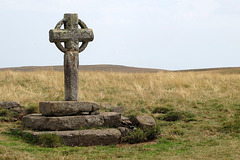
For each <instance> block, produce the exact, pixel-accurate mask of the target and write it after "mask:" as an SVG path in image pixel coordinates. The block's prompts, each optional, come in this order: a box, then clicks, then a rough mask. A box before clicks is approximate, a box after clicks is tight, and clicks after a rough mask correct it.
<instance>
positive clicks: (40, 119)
mask: <svg viewBox="0 0 240 160" xmlns="http://www.w3.org/2000/svg"><path fill="white" fill-rule="evenodd" d="M120 124H121V114H119V113H116V112H103V113H101V114H98V115H76V116H61V117H52V116H51V117H49V116H42V115H41V114H29V115H27V116H24V117H23V119H22V125H23V126H24V127H25V128H29V129H32V130H38V131H64V130H76V129H81V128H83V127H101V126H108V127H118V126H120Z"/></svg>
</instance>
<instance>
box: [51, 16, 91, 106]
mask: <svg viewBox="0 0 240 160" xmlns="http://www.w3.org/2000/svg"><path fill="white" fill-rule="evenodd" d="M62 25H64V29H61V26H62ZM78 25H80V27H81V29H80V28H79V27H78ZM93 39H94V35H93V31H92V30H91V29H88V27H87V26H86V24H85V23H84V22H83V21H81V20H80V19H78V14H64V18H63V19H62V20H61V21H59V22H58V23H57V25H56V26H55V29H51V30H50V31H49V40H50V42H53V43H55V45H56V46H57V48H58V49H59V50H60V51H62V52H63V53H64V82H65V100H66V101H77V100H78V79H79V78H78V68H79V53H80V52H82V51H83V50H84V49H85V48H86V47H87V44H88V42H90V41H93ZM61 42H64V47H63V45H62V44H61ZM79 42H82V44H81V46H80V47H79Z"/></svg>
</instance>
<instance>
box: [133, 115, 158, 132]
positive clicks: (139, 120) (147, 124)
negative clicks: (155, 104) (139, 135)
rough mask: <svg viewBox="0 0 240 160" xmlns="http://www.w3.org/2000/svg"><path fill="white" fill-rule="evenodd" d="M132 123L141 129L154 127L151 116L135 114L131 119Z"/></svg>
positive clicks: (154, 123)
mask: <svg viewBox="0 0 240 160" xmlns="http://www.w3.org/2000/svg"><path fill="white" fill-rule="evenodd" d="M132 123H133V124H134V125H137V126H139V127H141V128H142V129H147V128H152V127H156V122H155V120H154V118H153V117H152V116H136V117H134V118H133V119H132Z"/></svg>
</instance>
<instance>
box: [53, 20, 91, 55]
mask: <svg viewBox="0 0 240 160" xmlns="http://www.w3.org/2000/svg"><path fill="white" fill-rule="evenodd" d="M68 21H69V19H66V18H63V19H62V20H61V21H59V22H58V23H57V25H56V26H55V29H52V30H50V32H49V35H50V36H49V37H50V42H54V43H55V45H56V46H57V48H58V49H59V50H60V51H62V52H63V53H66V52H67V51H68V50H67V49H66V48H65V47H63V45H62V44H61V42H69V41H73V42H74V43H75V45H78V42H82V44H81V46H80V47H79V48H77V49H75V51H77V52H78V53H80V52H82V51H83V50H84V49H85V48H86V47H87V45H88V42H90V41H92V40H93V38H94V35H93V32H92V30H91V29H88V27H87V25H86V24H85V23H84V22H83V21H81V20H80V19H77V20H75V21H71V19H70V21H71V22H69V23H71V25H72V26H71V27H72V29H70V30H69V29H67V28H66V27H65V24H66V23H68ZM76 23H77V24H76ZM62 25H64V27H65V29H61V27H62ZM78 25H79V26H80V27H81V29H79V28H78ZM72 48H73V47H72Z"/></svg>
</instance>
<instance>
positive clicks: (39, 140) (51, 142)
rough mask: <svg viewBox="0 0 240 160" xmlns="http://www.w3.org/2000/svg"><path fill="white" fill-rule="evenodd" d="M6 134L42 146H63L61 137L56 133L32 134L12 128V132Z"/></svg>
mask: <svg viewBox="0 0 240 160" xmlns="http://www.w3.org/2000/svg"><path fill="white" fill-rule="evenodd" d="M5 134H9V135H14V136H16V137H18V138H21V139H23V140H24V141H26V142H27V143H30V144H36V145H39V146H41V147H50V148H56V147H61V146H63V143H62V139H61V137H60V136H58V135H56V134H42V135H32V134H31V133H29V132H23V131H22V130H20V129H12V130H11V131H10V132H7V133H5Z"/></svg>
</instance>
